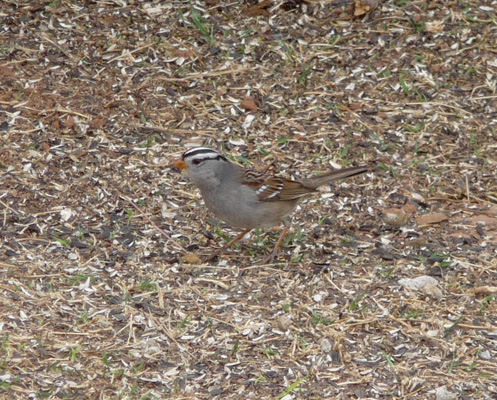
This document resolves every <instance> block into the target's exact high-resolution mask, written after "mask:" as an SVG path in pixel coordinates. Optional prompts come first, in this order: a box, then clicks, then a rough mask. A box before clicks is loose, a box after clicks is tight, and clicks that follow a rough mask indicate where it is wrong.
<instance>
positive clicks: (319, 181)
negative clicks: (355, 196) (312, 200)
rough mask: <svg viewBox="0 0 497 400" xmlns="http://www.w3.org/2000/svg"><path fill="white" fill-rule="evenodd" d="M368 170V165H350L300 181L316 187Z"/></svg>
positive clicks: (313, 187)
mask: <svg viewBox="0 0 497 400" xmlns="http://www.w3.org/2000/svg"><path fill="white" fill-rule="evenodd" d="M367 171H368V167H365V166H362V167H350V168H344V169H340V170H336V171H331V172H327V173H325V174H323V175H321V176H317V177H315V178H309V179H302V180H301V181H300V183H302V185H303V186H304V187H306V188H309V189H316V188H318V187H319V186H322V185H325V184H327V183H330V182H332V181H335V180H337V179H344V178H350V177H352V176H356V175H360V174H363V173H365V172H367Z"/></svg>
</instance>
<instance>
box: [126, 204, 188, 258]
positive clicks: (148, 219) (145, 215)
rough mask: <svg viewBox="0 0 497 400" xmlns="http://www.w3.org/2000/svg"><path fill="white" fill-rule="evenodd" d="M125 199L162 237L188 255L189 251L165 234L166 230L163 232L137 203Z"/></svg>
mask: <svg viewBox="0 0 497 400" xmlns="http://www.w3.org/2000/svg"><path fill="white" fill-rule="evenodd" d="M124 199H126V201H127V202H128V203H129V204H131V205H132V206H133V207H134V208H136V209H137V210H138V211H139V212H140V213H141V214H142V215H143V216H144V217H145V219H146V220H147V221H148V222H150V223H151V224H152V226H153V227H154V228H155V229H157V231H158V232H160V233H162V235H164V236H165V237H166V239H167V240H170V241H171V242H173V243H174V244H175V245H176V246H178V247H179V248H180V249H181V250H183V251H184V252H185V253H188V251H187V250H186V249H185V248H184V247H183V246H181V245H180V244H179V243H178V242H177V241H176V240H174V239H173V238H172V237H171V236H169V235H168V234H167V233H166V232H164V230H163V229H161V228H159V227H158V226H157V224H156V223H155V222H154V221H152V220H151V219H150V217H149V216H148V215H147V214H145V213H144V212H143V210H142V209H141V208H140V207H138V206H137V205H136V204H135V203H133V201H131V200H130V199H128V198H127V197H124Z"/></svg>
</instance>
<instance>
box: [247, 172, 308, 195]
mask: <svg viewBox="0 0 497 400" xmlns="http://www.w3.org/2000/svg"><path fill="white" fill-rule="evenodd" d="M244 181H245V182H244V183H245V184H246V185H248V186H251V187H253V188H254V189H255V190H256V193H257V196H258V197H259V199H260V200H261V201H290V200H297V199H299V198H301V197H303V196H305V195H307V194H309V193H311V192H314V189H309V188H306V187H305V186H304V185H302V184H301V183H300V182H296V181H292V180H289V179H283V178H277V177H268V176H266V175H264V174H260V173H258V172H255V171H252V170H245V175H244Z"/></svg>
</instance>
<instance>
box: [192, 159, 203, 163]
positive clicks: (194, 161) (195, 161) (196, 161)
mask: <svg viewBox="0 0 497 400" xmlns="http://www.w3.org/2000/svg"><path fill="white" fill-rule="evenodd" d="M201 162H202V160H199V159H198V158H197V159H196V160H193V161H192V163H193V165H199V164H200V163H201Z"/></svg>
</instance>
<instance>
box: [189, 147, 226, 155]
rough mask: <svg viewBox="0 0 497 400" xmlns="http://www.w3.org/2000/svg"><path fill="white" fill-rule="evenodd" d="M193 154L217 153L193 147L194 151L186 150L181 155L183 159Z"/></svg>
mask: <svg viewBox="0 0 497 400" xmlns="http://www.w3.org/2000/svg"><path fill="white" fill-rule="evenodd" d="M195 154H216V155H219V153H218V152H217V151H215V150H212V149H209V148H207V147H195V148H194V149H190V150H187V151H185V152H184V153H183V157H189V156H193V155H195Z"/></svg>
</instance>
